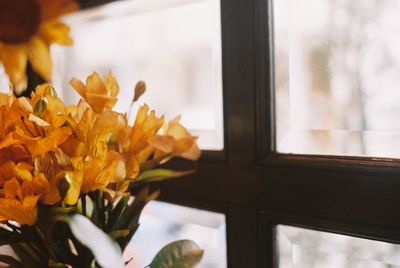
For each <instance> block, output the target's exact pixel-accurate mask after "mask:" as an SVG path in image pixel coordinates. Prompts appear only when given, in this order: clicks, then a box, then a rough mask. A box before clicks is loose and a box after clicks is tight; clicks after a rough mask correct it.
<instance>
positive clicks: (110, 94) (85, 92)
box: [70, 72, 119, 113]
mask: <svg viewBox="0 0 400 268" xmlns="http://www.w3.org/2000/svg"><path fill="white" fill-rule="evenodd" d="M70 84H71V86H72V87H73V88H74V89H75V90H76V91H77V92H78V93H79V95H81V97H82V98H83V99H84V100H85V101H86V102H87V103H88V104H89V105H90V106H91V107H92V109H93V110H94V111H95V112H96V113H102V112H105V111H109V110H111V109H112V108H113V107H114V105H115V103H116V102H117V98H116V96H117V95H118V92H119V85H118V83H117V81H116V80H115V78H114V76H112V74H111V72H110V73H108V76H107V77H106V79H105V81H103V80H102V79H101V77H100V76H99V75H98V74H97V73H96V72H94V73H92V75H90V76H89V77H88V78H87V79H86V85H84V84H83V83H82V82H81V81H80V80H78V79H76V78H72V79H71V81H70Z"/></svg>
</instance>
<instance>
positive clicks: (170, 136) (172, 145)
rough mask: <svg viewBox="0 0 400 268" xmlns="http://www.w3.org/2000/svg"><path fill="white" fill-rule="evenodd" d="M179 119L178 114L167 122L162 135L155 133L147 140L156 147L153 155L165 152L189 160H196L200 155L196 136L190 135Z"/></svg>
mask: <svg viewBox="0 0 400 268" xmlns="http://www.w3.org/2000/svg"><path fill="white" fill-rule="evenodd" d="M179 121H180V116H178V117H176V118H175V119H174V120H172V121H171V122H169V123H168V126H167V128H166V130H165V133H164V135H157V136H155V137H153V138H152V139H151V140H149V143H150V144H151V145H153V146H154V147H155V148H157V149H158V151H157V153H156V156H155V157H158V156H159V155H162V154H165V153H168V154H171V155H173V156H179V157H183V158H186V159H189V160H197V159H198V158H199V157H200V154H201V151H200V149H199V147H198V146H197V137H194V136H192V135H190V133H189V132H188V131H187V130H186V128H185V127H184V126H182V125H181V124H180V123H179Z"/></svg>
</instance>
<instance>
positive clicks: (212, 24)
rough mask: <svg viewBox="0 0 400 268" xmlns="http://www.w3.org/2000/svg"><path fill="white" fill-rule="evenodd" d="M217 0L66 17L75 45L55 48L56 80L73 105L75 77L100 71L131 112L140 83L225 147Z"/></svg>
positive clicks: (127, 4)
mask: <svg viewBox="0 0 400 268" xmlns="http://www.w3.org/2000/svg"><path fill="white" fill-rule="evenodd" d="M219 10H220V7H219V2H218V0H191V1H182V0H167V1H159V0H151V1H149V0H128V1H118V2H115V3H110V4H107V5H103V6H98V7H95V8H92V9H88V10H84V11H80V12H77V13H75V14H71V15H69V16H67V17H65V20H66V21H67V22H68V25H70V26H71V29H72V31H71V35H72V38H73V39H74V45H73V46H70V47H54V48H53V50H52V54H53V58H54V59H55V66H57V68H55V70H54V71H53V82H54V83H55V84H56V86H57V88H62V89H63V92H62V95H63V98H64V99H65V101H66V102H67V103H75V102H76V101H77V100H78V95H77V94H75V93H74V92H72V91H71V87H70V86H69V84H68V82H69V80H70V79H71V77H72V76H77V77H78V78H80V79H83V78H85V77H87V76H88V75H90V73H91V72H93V70H96V71H97V72H99V73H103V74H105V73H107V72H109V71H112V72H113V74H114V75H115V76H116V78H117V80H118V81H119V83H120V94H119V100H118V102H117V104H116V110H118V111H120V112H127V111H128V108H127V107H129V105H130V102H131V99H132V96H133V88H134V85H135V84H136V82H138V81H139V80H144V81H145V82H146V84H147V92H146V94H145V95H144V96H143V97H142V98H141V99H140V101H139V104H142V103H144V102H145V103H148V104H149V105H150V107H152V108H154V109H156V110H157V112H159V113H160V114H165V115H166V118H167V119H168V120H171V119H173V118H174V117H175V116H177V115H178V114H182V119H181V122H182V123H183V124H184V125H185V126H187V127H188V128H189V129H190V131H191V132H192V133H193V134H194V135H197V136H199V145H200V147H201V148H202V149H207V150H217V151H218V150H222V149H223V144H224V141H223V127H222V124H223V116H222V66H221V61H222V59H221V30H220V15H219Z"/></svg>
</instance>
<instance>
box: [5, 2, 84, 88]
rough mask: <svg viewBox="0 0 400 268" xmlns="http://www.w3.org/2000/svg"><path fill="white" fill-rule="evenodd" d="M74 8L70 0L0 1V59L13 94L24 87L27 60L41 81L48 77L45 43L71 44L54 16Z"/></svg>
mask: <svg viewBox="0 0 400 268" xmlns="http://www.w3.org/2000/svg"><path fill="white" fill-rule="evenodd" d="M76 8H77V4H76V2H75V1H74V0H3V1H0V62H2V64H3V65H4V67H5V70H6V73H7V75H8V76H9V78H10V80H11V83H12V84H13V86H14V90H15V91H16V93H18V94H20V93H21V92H22V91H23V90H25V89H26V86H27V82H26V66H27V62H28V61H29V63H30V64H31V66H32V68H33V69H34V70H35V72H37V73H38V74H39V75H40V76H41V77H42V78H43V79H44V80H46V81H49V80H50V76H51V67H52V63H51V59H50V53H49V46H50V45H51V44H53V43H57V44H61V45H70V44H72V39H71V38H70V37H69V36H68V32H69V27H68V26H67V25H65V24H63V23H62V22H61V21H60V20H59V19H58V17H59V16H60V15H62V14H65V13H66V12H70V11H72V10H75V9H76Z"/></svg>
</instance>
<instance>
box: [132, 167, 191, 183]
mask: <svg viewBox="0 0 400 268" xmlns="http://www.w3.org/2000/svg"><path fill="white" fill-rule="evenodd" d="M193 172H194V170H187V171H175V170H170V169H162V168H160V169H151V170H146V171H143V172H142V173H140V175H139V177H138V178H137V179H136V180H135V183H148V182H156V181H163V180H166V179H170V178H177V177H182V176H186V175H189V174H192V173H193Z"/></svg>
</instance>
